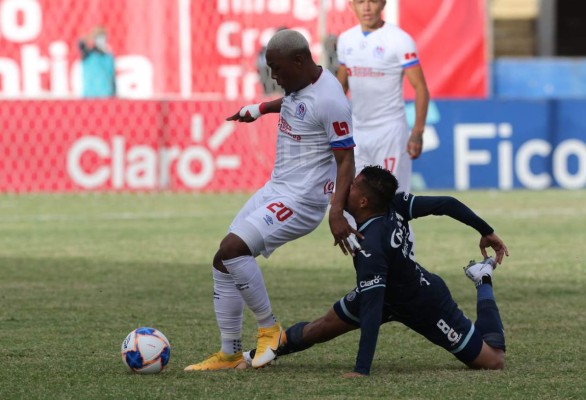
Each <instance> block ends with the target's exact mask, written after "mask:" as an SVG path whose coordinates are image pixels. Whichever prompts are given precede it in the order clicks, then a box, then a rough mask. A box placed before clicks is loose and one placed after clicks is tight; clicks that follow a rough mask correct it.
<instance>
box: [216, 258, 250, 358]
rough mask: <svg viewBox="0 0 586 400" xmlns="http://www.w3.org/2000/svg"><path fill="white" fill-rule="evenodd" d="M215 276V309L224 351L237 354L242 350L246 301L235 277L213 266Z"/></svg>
mask: <svg viewBox="0 0 586 400" xmlns="http://www.w3.org/2000/svg"><path fill="white" fill-rule="evenodd" d="M212 271H213V277H214V311H215V312H216V321H217V322H218V327H219V328H220V335H221V337H222V351H223V352H224V353H226V354H235V353H238V352H239V351H242V315H243V314H244V301H243V300H242V296H241V295H240V293H239V292H238V289H236V285H235V284H234V279H233V278H232V276H230V274H225V273H223V272H220V271H218V270H217V269H215V268H212Z"/></svg>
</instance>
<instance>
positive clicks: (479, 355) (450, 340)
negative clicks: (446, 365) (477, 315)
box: [398, 268, 503, 369]
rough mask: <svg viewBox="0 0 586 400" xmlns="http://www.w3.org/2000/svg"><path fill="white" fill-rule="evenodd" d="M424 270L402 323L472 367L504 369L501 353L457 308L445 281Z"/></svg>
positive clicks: (403, 314)
mask: <svg viewBox="0 0 586 400" xmlns="http://www.w3.org/2000/svg"><path fill="white" fill-rule="evenodd" d="M420 269H421V273H422V277H423V279H422V280H421V281H420V284H421V290H420V291H419V293H418V296H417V297H416V298H414V299H413V300H412V301H411V303H410V304H409V306H408V307H407V308H405V309H401V310H398V311H399V313H400V314H401V315H402V317H401V319H400V322H403V323H404V324H405V325H407V326H408V327H409V328H411V329H413V330H414V331H416V332H417V333H419V334H421V335H423V336H424V337H425V338H426V339H428V340H429V341H430V342H432V343H434V344H436V345H438V346H440V347H443V348H444V349H446V350H447V351H449V352H450V353H452V354H453V355H454V356H455V357H456V358H457V359H458V360H460V361H461V362H463V363H464V364H466V365H468V366H469V367H471V368H482V369H501V368H502V366H503V363H502V361H503V358H501V357H500V355H499V351H496V350H495V349H494V348H491V347H490V346H488V345H487V343H485V341H484V340H483V334H482V332H481V331H480V330H479V329H478V328H477V327H476V326H475V325H474V324H473V323H472V321H470V319H468V318H467V317H466V316H465V315H464V313H463V312H462V310H460V308H459V307H458V305H457V304H456V302H455V301H454V299H453V298H452V295H451V293H450V291H449V289H448V287H447V286H446V284H445V282H444V281H443V279H442V278H441V277H439V276H438V275H435V274H432V273H430V272H428V271H426V270H425V269H423V268H420Z"/></svg>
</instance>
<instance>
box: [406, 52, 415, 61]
mask: <svg viewBox="0 0 586 400" xmlns="http://www.w3.org/2000/svg"><path fill="white" fill-rule="evenodd" d="M403 58H405V60H415V59H416V58H417V53H405V55H403Z"/></svg>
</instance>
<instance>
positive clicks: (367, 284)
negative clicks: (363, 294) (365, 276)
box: [358, 275, 382, 289]
mask: <svg viewBox="0 0 586 400" xmlns="http://www.w3.org/2000/svg"><path fill="white" fill-rule="evenodd" d="M381 281H382V279H381V277H380V275H375V276H374V278H372V279H370V280H368V281H360V283H359V284H358V286H359V287H360V288H361V289H364V288H369V287H371V286H374V285H378V284H379V283H381Z"/></svg>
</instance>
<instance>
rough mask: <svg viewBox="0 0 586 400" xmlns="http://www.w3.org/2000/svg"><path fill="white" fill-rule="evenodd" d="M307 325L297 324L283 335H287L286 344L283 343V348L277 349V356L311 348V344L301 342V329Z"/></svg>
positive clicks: (304, 323) (305, 323)
mask: <svg viewBox="0 0 586 400" xmlns="http://www.w3.org/2000/svg"><path fill="white" fill-rule="evenodd" d="M307 324H309V322H298V323H296V324H295V325H293V326H291V327H290V328H289V329H287V330H286V331H285V334H286V335H287V343H285V345H284V346H281V347H279V350H278V351H277V354H278V355H279V356H283V355H285V354H290V353H297V352H298V351H303V350H305V349H309V348H310V347H311V346H313V343H307V342H305V341H304V340H303V328H304V327H305V325H307Z"/></svg>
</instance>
